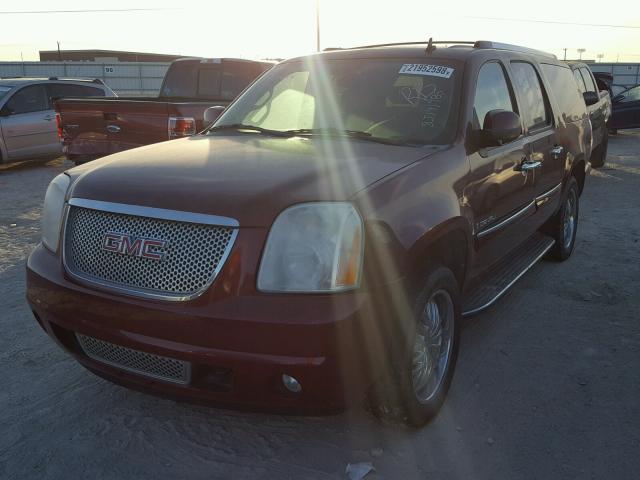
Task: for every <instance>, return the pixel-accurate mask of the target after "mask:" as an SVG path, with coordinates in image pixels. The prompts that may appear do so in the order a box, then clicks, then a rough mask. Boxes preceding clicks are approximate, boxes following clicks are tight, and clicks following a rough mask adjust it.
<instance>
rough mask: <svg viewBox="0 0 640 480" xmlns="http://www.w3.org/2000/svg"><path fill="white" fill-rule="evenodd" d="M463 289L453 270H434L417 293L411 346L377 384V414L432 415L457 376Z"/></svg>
mask: <svg viewBox="0 0 640 480" xmlns="http://www.w3.org/2000/svg"><path fill="white" fill-rule="evenodd" d="M460 318H461V313H460V290H459V287H458V282H457V281H456V279H455V277H454V275H453V273H452V272H451V270H449V269H448V268H445V267H437V268H435V269H433V270H432V271H431V272H430V273H429V274H428V275H427V276H426V279H425V282H424V286H423V288H422V290H421V291H420V293H419V294H418V296H417V299H416V303H415V308H414V318H413V319H412V320H411V321H410V322H407V323H408V325H409V326H408V330H409V331H408V332H407V335H406V342H405V344H406V348H405V351H404V352H401V353H400V355H399V356H398V357H397V359H398V362H397V364H396V365H394V366H392V367H390V368H389V373H388V374H387V375H386V376H385V378H384V379H383V380H382V384H380V385H378V386H377V388H376V392H375V398H374V411H375V412H376V413H377V414H380V415H383V416H386V417H394V418H395V419H397V420H400V421H402V422H404V423H406V424H408V425H410V426H413V427H421V426H423V425H424V424H425V423H427V422H428V421H429V420H430V419H431V418H433V417H434V416H435V415H436V414H437V413H438V411H439V409H440V407H441V406H442V403H443V402H444V399H445V396H446V394H447V391H448V390H449V386H450V384H451V379H452V378H453V371H454V368H455V364H456V360H457V356H458V344H459V338H460Z"/></svg>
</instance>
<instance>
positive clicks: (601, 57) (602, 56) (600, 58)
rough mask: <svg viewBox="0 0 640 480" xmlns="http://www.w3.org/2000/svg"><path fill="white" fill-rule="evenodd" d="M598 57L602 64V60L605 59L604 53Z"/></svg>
mask: <svg viewBox="0 0 640 480" xmlns="http://www.w3.org/2000/svg"><path fill="white" fill-rule="evenodd" d="M597 57H598V61H599V62H600V63H602V59H603V58H604V53H599V54H598V55H597Z"/></svg>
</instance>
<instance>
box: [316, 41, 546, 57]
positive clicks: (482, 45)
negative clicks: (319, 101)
mask: <svg viewBox="0 0 640 480" xmlns="http://www.w3.org/2000/svg"><path fill="white" fill-rule="evenodd" d="M403 45H451V46H452V47H463V46H472V47H473V48H476V49H479V50H480V49H490V48H493V49H496V50H508V51H512V52H521V53H530V54H533V55H542V56H545V57H548V58H554V59H556V60H557V59H558V57H557V56H555V55H554V54H553V53H549V52H544V51H542V50H535V49H533V48H527V47H521V46H519V45H511V44H509V43H499V42H492V41H490V40H476V41H469V40H437V41H432V40H430V39H429V40H421V41H419V42H396V43H377V44H373V45H361V46H358V47H348V48H339V47H337V48H325V49H324V51H325V52H330V51H335V50H356V49H360V48H378V47H401V46H403Z"/></svg>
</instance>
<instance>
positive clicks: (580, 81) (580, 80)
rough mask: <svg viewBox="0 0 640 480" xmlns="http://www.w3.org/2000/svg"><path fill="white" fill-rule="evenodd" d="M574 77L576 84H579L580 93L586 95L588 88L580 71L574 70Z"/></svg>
mask: <svg viewBox="0 0 640 480" xmlns="http://www.w3.org/2000/svg"><path fill="white" fill-rule="evenodd" d="M573 76H574V77H575V79H576V83H577V84H578V90H580V93H584V92H586V91H587V86H586V85H585V83H584V79H583V78H582V74H581V73H580V71H579V70H574V71H573Z"/></svg>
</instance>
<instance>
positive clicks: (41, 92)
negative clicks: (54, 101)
mask: <svg viewBox="0 0 640 480" xmlns="http://www.w3.org/2000/svg"><path fill="white" fill-rule="evenodd" d="M5 108H6V109H7V110H8V111H9V113H10V114H11V115H15V114H19V113H31V112H42V111H44V110H49V102H48V100H47V91H46V89H45V87H44V85H30V86H28V87H24V88H22V89H20V90H18V91H17V92H16V93H15V94H14V95H13V97H11V98H10V99H9V101H8V102H7V103H6V105H5Z"/></svg>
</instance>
